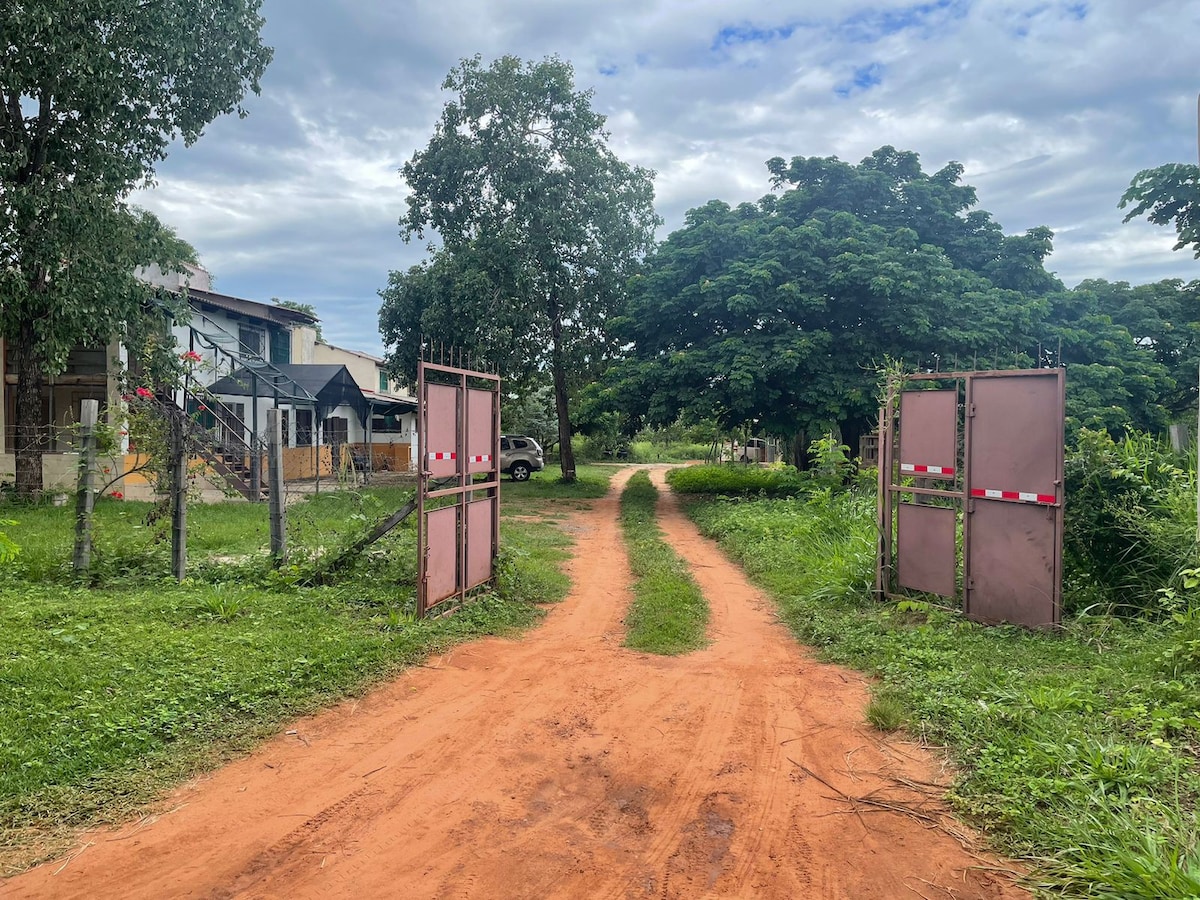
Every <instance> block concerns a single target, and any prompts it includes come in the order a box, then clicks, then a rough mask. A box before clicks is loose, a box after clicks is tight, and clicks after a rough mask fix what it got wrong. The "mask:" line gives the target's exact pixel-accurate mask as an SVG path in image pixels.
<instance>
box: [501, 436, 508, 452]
mask: <svg viewBox="0 0 1200 900" xmlns="http://www.w3.org/2000/svg"><path fill="white" fill-rule="evenodd" d="M500 449H501V450H507V449H508V438H506V437H502V438H500Z"/></svg>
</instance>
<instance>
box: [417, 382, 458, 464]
mask: <svg viewBox="0 0 1200 900" xmlns="http://www.w3.org/2000/svg"><path fill="white" fill-rule="evenodd" d="M425 391H426V395H425V397H426V399H425V422H424V425H425V460H424V463H425V471H426V472H428V473H429V475H430V477H432V478H450V477H452V476H453V475H455V474H456V473H457V472H458V451H459V447H458V425H459V412H458V394H459V391H458V388H456V387H453V386H450V385H445V384H426V385H425Z"/></svg>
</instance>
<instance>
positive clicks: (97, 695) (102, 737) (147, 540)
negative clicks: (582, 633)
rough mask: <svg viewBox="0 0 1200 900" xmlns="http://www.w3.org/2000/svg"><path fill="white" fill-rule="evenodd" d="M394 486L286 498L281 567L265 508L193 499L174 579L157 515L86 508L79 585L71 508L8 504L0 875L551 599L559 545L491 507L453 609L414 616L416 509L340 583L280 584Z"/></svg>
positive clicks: (1, 610)
mask: <svg viewBox="0 0 1200 900" xmlns="http://www.w3.org/2000/svg"><path fill="white" fill-rule="evenodd" d="M405 496H406V492H404V491H402V490H382V491H374V492H373V491H368V492H362V493H357V494H350V493H341V494H338V493H331V494H322V495H321V496H320V497H314V498H312V499H311V500H310V501H305V502H301V503H299V504H296V505H294V506H291V507H289V510H288V514H289V542H290V545H291V547H292V548H293V550H294V553H295V558H296V559H297V560H298V561H297V562H296V563H295V564H294V566H292V567H290V568H289V569H286V570H285V571H283V572H275V571H273V570H272V569H271V568H270V567H269V566H267V565H266V564H265V553H266V545H267V510H266V507H265V506H256V505H251V504H245V503H229V504H219V505H215V506H195V507H193V508H192V509H190V510H189V514H190V523H191V529H190V539H189V559H190V566H189V572H190V573H191V575H190V577H189V579H188V580H187V581H186V582H185V583H183V584H177V583H176V582H175V581H174V580H173V579H171V578H170V577H169V574H168V573H169V560H168V553H167V545H166V542H165V541H164V540H163V538H162V535H163V531H164V525H165V521H164V520H160V521H159V522H156V523H154V524H151V525H147V524H146V516H147V513H149V512H150V511H151V510H152V507H151V505H150V504H138V503H129V502H125V503H122V502H118V501H111V500H105V501H102V502H101V503H100V504H99V505H98V508H97V526H96V528H97V548H98V553H97V566H96V570H95V572H94V573H93V575H92V577H91V579H90V581H89V582H88V583H82V582H79V581H78V580H76V579H75V577H74V575H73V573H71V571H70V566H69V561H70V549H71V515H72V511H71V510H70V509H68V508H53V507H49V506H45V507H28V508H22V507H10V508H6V509H5V517H10V518H12V519H16V520H17V521H18V524H17V525H15V526H12V527H9V528H8V531H9V532H10V534H11V535H12V537H13V538H14V539H15V540H16V541H17V543H18V544H19V545H20V546H21V553H20V554H19V555H18V556H17V557H16V558H15V559H14V560H12V561H11V562H10V563H9V564H7V565H5V566H4V567H3V568H0V864H2V866H3V867H2V868H0V872H3V873H4V874H11V872H12V871H14V870H15V869H18V868H20V867H22V866H24V865H28V864H29V863H31V862H33V861H34V860H36V859H37V858H39V857H41V856H44V855H46V854H51V853H53V852H55V851H56V850H61V849H62V848H63V846H64V844H63V841H64V840H65V839H66V836H67V835H68V834H69V831H70V829H72V828H75V827H78V826H83V825H94V824H98V823H102V822H113V821H121V820H122V819H124V818H126V817H128V816H129V815H130V814H132V812H133V811H134V810H135V809H136V808H137V807H138V806H140V805H142V804H144V803H145V802H147V801H148V800H150V799H152V798H153V797H155V796H156V795H157V794H158V793H159V792H161V791H162V790H163V789H164V788H165V787H167V786H169V785H171V784H173V783H176V782H177V781H178V780H179V779H181V778H185V777H187V776H189V775H191V774H194V773H195V772H197V771H201V770H203V769H206V768H208V767H211V766H213V765H215V764H218V763H219V762H221V761H222V760H223V759H225V758H228V756H229V755H230V754H231V753H237V752H239V751H242V750H244V749H246V748H248V747H250V746H252V745H253V744H254V743H255V742H256V741H258V740H259V739H261V738H262V737H264V736H265V735H268V734H270V733H272V732H273V731H274V730H276V729H278V727H279V725H280V724H281V723H283V722H286V721H288V720H289V719H291V718H293V717H295V716H297V715H299V714H302V713H305V712H309V711H313V710H315V709H318V708H320V707H322V706H324V705H327V704H329V703H331V702H333V701H335V700H337V699H338V698H341V697H344V696H347V695H351V694H355V693H358V692H361V691H363V690H365V689H367V688H368V687H369V686H371V685H372V684H373V683H375V682H377V681H378V680H379V679H382V678H385V677H387V676H389V675H391V674H394V673H395V672H397V671H398V670H399V669H401V668H402V667H404V666H405V665H408V664H411V663H413V662H415V661H419V660H421V659H423V658H424V657H426V656H428V655H429V654H430V653H434V652H438V651H439V650H441V649H443V648H445V647H447V646H450V645H452V644H454V643H456V642H461V641H464V640H469V639H471V638H474V637H476V636H479V635H485V634H499V633H508V632H511V631H513V630H515V629H520V628H524V627H527V626H529V625H530V624H532V623H534V622H536V621H537V620H538V619H539V618H540V616H541V615H542V612H541V610H540V608H539V607H538V606H537V605H536V604H539V603H545V602H551V601H555V600H558V599H561V597H562V596H564V595H565V593H566V590H567V588H568V586H569V585H568V581H567V579H566V577H565V576H564V575H563V574H562V572H561V565H562V562H563V560H564V559H565V558H566V557H567V555H568V553H567V547H568V545H569V543H570V541H569V539H568V538H567V537H566V536H565V535H564V534H563V533H562V532H561V531H560V530H559V529H557V528H555V527H553V526H552V525H549V524H543V523H539V522H528V521H521V522H511V521H508V520H505V521H504V522H502V525H501V546H502V548H503V549H502V554H501V560H500V570H499V584H498V589H497V590H496V591H495V592H494V593H492V594H488V595H485V596H483V597H481V598H479V599H477V600H475V601H473V602H472V603H470V604H468V605H467V606H466V607H465V608H464V609H463V610H461V611H460V612H459V613H457V614H456V615H454V616H450V617H446V618H441V619H435V620H432V621H427V622H417V621H414V620H413V617H412V608H413V596H414V580H415V569H416V559H415V554H416V541H415V533H414V530H413V529H414V527H415V522H414V520H413V519H410V520H409V521H408V522H406V523H405V524H404V525H402V526H401V527H400V528H398V529H397V530H396V531H395V532H393V534H392V535H389V536H388V537H387V538H385V539H384V540H383V541H381V542H380V543H379V544H377V545H375V546H374V547H373V548H371V549H370V550H369V551H368V552H367V554H366V555H365V558H364V559H363V560H362V561H361V562H360V563H359V564H358V565H356V566H355V567H353V568H351V569H350V570H348V571H347V572H346V573H344V574H343V576H342V577H341V578H340V579H339V581H338V583H336V584H333V585H330V586H324V587H305V588H300V587H297V586H296V585H295V576H296V574H297V573H299V572H302V571H303V570H304V569H305V566H307V565H310V564H309V563H308V562H306V560H305V557H306V556H315V555H317V554H318V553H319V552H321V551H322V550H324V552H328V551H329V550H330V549H334V548H336V547H337V546H339V545H340V544H341V543H343V542H347V541H348V540H350V539H352V538H353V536H355V535H356V534H357V533H360V531H361V530H362V529H365V528H366V527H369V525H370V523H372V522H373V521H374V520H375V518H377V516H378V514H379V513H380V512H381V511H390V510H391V509H394V508H395V507H396V506H398V505H399V504H400V503H401V502H403V498H404V497H405Z"/></svg>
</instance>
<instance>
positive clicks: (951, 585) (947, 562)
mask: <svg viewBox="0 0 1200 900" xmlns="http://www.w3.org/2000/svg"><path fill="white" fill-rule="evenodd" d="M896 518H897V522H896V556H897V559H896V564H897V581H898V583H899V585H900V586H901V587H906V588H911V589H912V590H914V591H926V592H928V593H930V594H940V595H942V596H943V597H954V596H957V577H956V576H957V574H958V554H957V552H956V547H955V532H956V530H957V523H958V513H957V510H955V509H953V508H952V507H945V506H924V505H919V504H914V503H901V504H900V505H899V510H898V511H897V513H896Z"/></svg>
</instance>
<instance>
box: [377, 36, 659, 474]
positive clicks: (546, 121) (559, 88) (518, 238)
mask: <svg viewBox="0 0 1200 900" xmlns="http://www.w3.org/2000/svg"><path fill="white" fill-rule="evenodd" d="M442 87H443V90H446V91H452V92H454V94H455V95H456V96H454V97H453V98H452V99H450V100H449V101H447V103H446V105H445V107H444V108H443V110H442V115H441V118H440V119H439V121H438V123H437V125H436V126H435V129H434V134H433V137H432V138H431V139H430V142H429V145H428V146H427V147H426V148H425V149H424V150H421V151H418V152H417V153H416V154H415V155H414V156H413V158H412V159H411V160H410V161H409V162H408V163H406V164H405V166H404V169H403V173H404V177H405V179H406V180H407V181H408V184H409V187H410V188H411V193H410V194H409V197H408V198H407V203H408V210H407V212H406V214H405V215H404V217H403V218H402V219H401V223H400V224H401V233H402V234H403V235H404V237H405V239H406V240H407V239H412V238H413V237H423V236H424V233H425V231H426V230H431V231H433V232H436V234H437V235H438V236H439V237H440V238H441V243H442V247H441V249H440V250H437V251H434V252H433V255H432V258H431V259H430V260H428V261H427V262H425V263H423V264H421V265H419V266H415V267H413V268H410V269H409V270H408V271H406V272H392V273H391V275H390V277H389V281H388V286H387V287H386V288H385V289H384V290H382V291H381V292H380V294H381V296H382V298H383V308H382V310H381V314H380V325H381V330H382V332H383V335H384V339H385V341H386V342H387V343H388V344H389V345H391V347H392V350H391V351H390V355H389V358H390V360H391V362H392V367H393V369H394V371H396V372H397V374H402V375H411V373H412V372H413V371H414V370H415V368H416V362H417V358H418V356H419V353H420V348H421V342H422V340H423V339H425V338H427V339H429V340H431V341H433V342H440V343H445V344H452V345H454V346H456V347H457V348H458V349H459V350H461V351H464V352H466V353H468V354H469V355H472V356H475V357H483V358H486V359H490V360H491V361H493V362H494V363H495V364H496V365H497V366H498V367H499V368H500V371H501V372H502V374H507V373H508V372H510V371H513V372H516V373H517V375H518V378H528V377H530V375H531V374H532V373H548V374H549V375H550V377H551V380H552V382H553V385H554V394H555V406H556V413H557V417H558V430H559V446H560V460H561V465H562V472H563V478H564V479H566V480H573V479H574V477H575V462H574V457H573V455H572V451H571V440H570V438H571V423H570V417H569V411H568V403H569V398H570V394H571V392H572V391H573V389H574V388H575V386H576V385H577V384H579V383H580V382H581V381H582V380H583V379H584V378H586V377H587V376H588V375H589V374H591V373H594V372H595V371H596V366H597V363H598V362H599V361H601V360H603V359H605V358H606V356H607V355H608V353H609V351H610V350H611V348H612V345H611V339H610V337H609V335H608V333H607V330H606V321H607V319H608V317H609V316H610V315H611V314H612V313H613V312H614V311H615V310H617V309H618V308H619V306H620V304H621V303H622V301H623V299H624V291H625V284H626V281H627V279H628V277H629V275H630V274H631V273H632V272H633V271H634V270H635V268H636V266H637V264H638V262H639V261H640V259H641V258H642V256H643V255H644V254H645V253H646V252H648V251H649V250H650V248H651V246H652V243H653V239H654V229H655V227H656V226H657V225H658V223H659V219H658V216H657V215H656V213H655V212H654V206H653V201H654V190H653V173H652V172H649V171H647V170H645V169H642V168H639V167H636V166H629V165H627V164H626V163H624V162H622V161H621V160H620V159H618V158H617V156H616V155H615V154H614V153H613V152H612V151H611V150H610V149H609V147H608V144H607V140H608V133H607V132H606V131H605V130H604V122H605V119H604V116H602V115H600V114H599V113H597V112H596V111H595V110H594V109H592V92H591V91H578V90H576V89H575V85H574V72H573V70H572V68H571V66H570V65H569V64H568V63H566V62H564V61H563V60H561V59H559V58H557V57H549V58H547V59H544V60H542V61H541V62H536V63H524V62H522V61H521V60H520V59H517V58H516V57H513V56H505V57H502V58H500V59H497V60H495V61H494V62H493V63H491V64H490V65H488V66H484V64H483V62H482V60H481V59H480V57H478V56H476V57H474V58H472V59H465V60H463V61H462V62H461V63H460V64H459V65H458V66H456V67H455V68H454V69H453V70H451V72H450V74H449V75H448V76H447V78H446V80H445V82H444V83H443V85H442Z"/></svg>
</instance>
